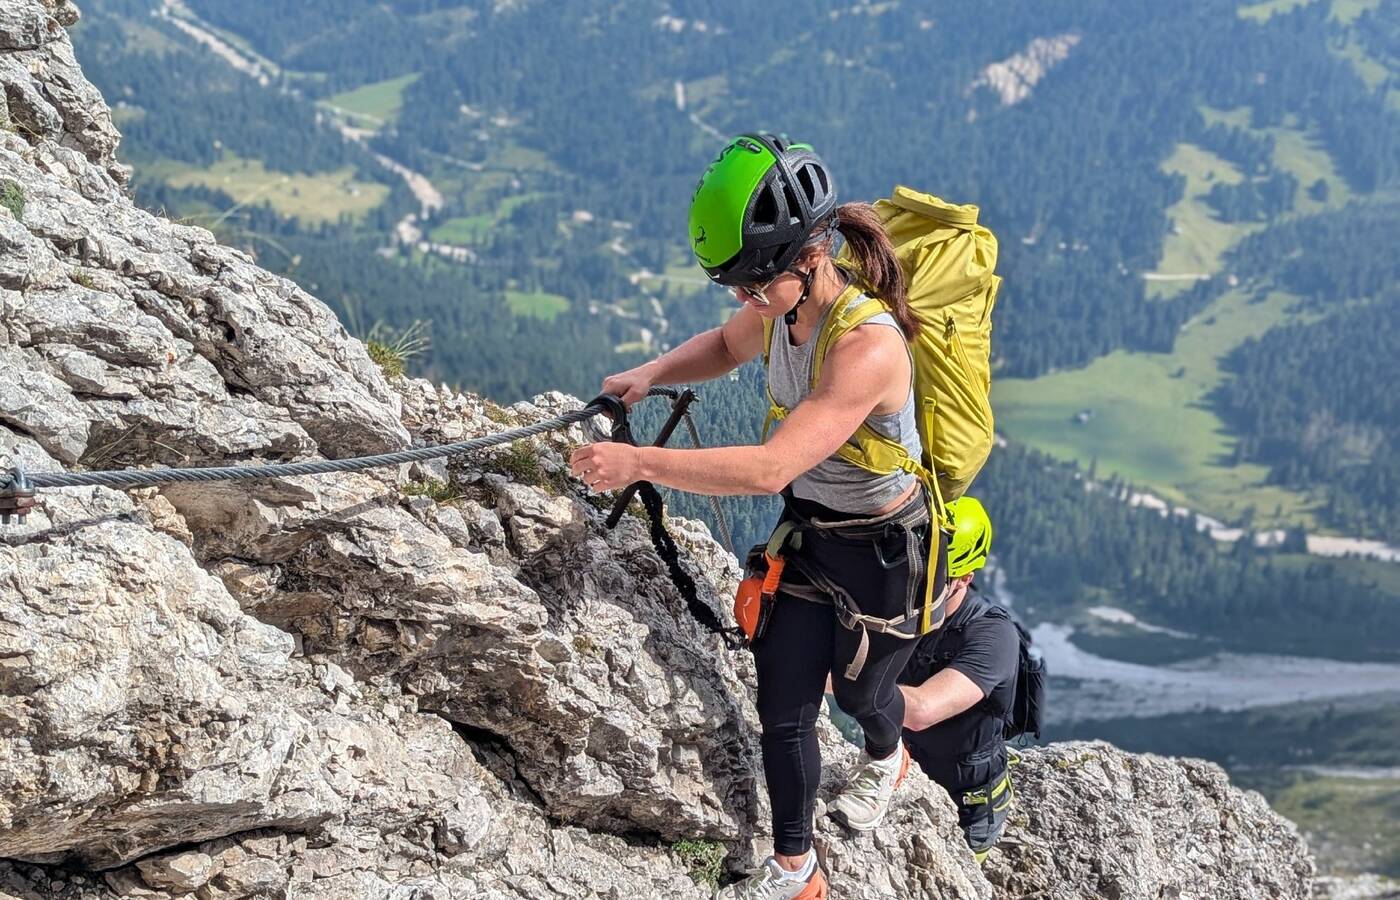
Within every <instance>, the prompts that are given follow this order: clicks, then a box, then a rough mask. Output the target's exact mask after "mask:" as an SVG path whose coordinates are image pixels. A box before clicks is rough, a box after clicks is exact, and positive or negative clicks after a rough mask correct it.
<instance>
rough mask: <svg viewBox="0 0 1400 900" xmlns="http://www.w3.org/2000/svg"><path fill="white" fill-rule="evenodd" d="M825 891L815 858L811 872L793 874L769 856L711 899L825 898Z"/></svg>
mask: <svg viewBox="0 0 1400 900" xmlns="http://www.w3.org/2000/svg"><path fill="white" fill-rule="evenodd" d="M808 852H809V853H810V852H811V851H810V850H809V851H808ZM826 891H827V886H826V876H825V875H823V874H822V867H821V866H819V865H816V864H815V860H813V865H812V874H811V875H809V876H807V877H806V878H794V877H792V873H791V872H785V871H784V870H783V868H782V866H779V865H778V861H777V860H776V859H774V858H773V857H771V856H770V857H768V859H767V860H765V861H764V863H763V868H761V869H759V870H758V871H757V872H755V873H754V874H752V875H750V876H749V877H748V878H745V879H744V880H743V881H736V882H734V883H733V884H731V885H729V886H728V887H726V888H724V889H723V890H721V891H719V892H717V893H716V894H715V900H826Z"/></svg>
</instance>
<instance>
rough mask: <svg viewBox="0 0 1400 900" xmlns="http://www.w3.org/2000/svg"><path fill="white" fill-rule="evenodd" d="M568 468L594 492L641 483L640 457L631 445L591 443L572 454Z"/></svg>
mask: <svg viewBox="0 0 1400 900" xmlns="http://www.w3.org/2000/svg"><path fill="white" fill-rule="evenodd" d="M569 468H570V469H572V470H573V473H574V474H575V475H576V476H578V477H579V478H581V479H583V482H584V484H586V485H588V486H589V487H591V488H592V489H593V490H595V491H610V490H612V489H613V488H620V487H625V486H626V485H629V484H631V483H632V482H634V481H637V480H638V478H639V470H640V469H641V454H640V453H639V452H638V450H637V448H636V447H633V446H632V445H631V444H618V443H613V442H602V443H597V444H589V445H588V446H587V447H580V448H578V449H577V450H575V451H574V452H573V455H572V456H570V457H569Z"/></svg>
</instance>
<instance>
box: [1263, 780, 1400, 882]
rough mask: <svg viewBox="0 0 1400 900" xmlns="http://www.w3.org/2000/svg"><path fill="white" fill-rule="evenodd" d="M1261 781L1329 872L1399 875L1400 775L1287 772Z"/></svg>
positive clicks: (1270, 800) (1273, 801) (1277, 809)
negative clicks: (1336, 774)
mask: <svg viewBox="0 0 1400 900" xmlns="http://www.w3.org/2000/svg"><path fill="white" fill-rule="evenodd" d="M1270 781H1272V782H1273V783H1272V784H1261V785H1259V786H1258V788H1259V790H1260V792H1261V793H1263V794H1264V796H1265V797H1266V798H1267V799H1268V801H1269V804H1270V805H1271V806H1273V808H1274V810H1275V811H1276V812H1278V813H1279V814H1280V815H1282V816H1284V817H1286V818H1288V819H1291V820H1292V821H1293V822H1294V823H1295V824H1296V825H1297V826H1298V827H1299V829H1301V830H1302V832H1303V836H1304V837H1306V838H1307V841H1308V845H1309V846H1310V847H1312V850H1313V853H1314V854H1316V856H1317V858H1318V865H1319V868H1320V869H1321V870H1322V871H1324V872H1326V873H1329V874H1335V875H1356V874H1362V873H1366V872H1378V873H1380V874H1383V875H1389V876H1391V877H1400V778H1345V777H1338V776H1335V775H1314V774H1310V773H1298V772H1288V773H1285V774H1283V775H1281V776H1279V777H1277V778H1274V779H1270Z"/></svg>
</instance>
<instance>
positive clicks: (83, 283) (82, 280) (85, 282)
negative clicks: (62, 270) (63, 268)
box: [68, 272, 97, 290]
mask: <svg viewBox="0 0 1400 900" xmlns="http://www.w3.org/2000/svg"><path fill="white" fill-rule="evenodd" d="M68 280H69V281H71V282H73V283H74V284H76V285H78V286H79V287H85V288H87V289H88V290H92V288H93V287H95V286H96V284H97V282H95V281H94V280H93V278H92V275H90V274H89V273H87V272H73V273H71V274H69V276H68Z"/></svg>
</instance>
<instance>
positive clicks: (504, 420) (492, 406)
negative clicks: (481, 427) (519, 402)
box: [482, 400, 516, 425]
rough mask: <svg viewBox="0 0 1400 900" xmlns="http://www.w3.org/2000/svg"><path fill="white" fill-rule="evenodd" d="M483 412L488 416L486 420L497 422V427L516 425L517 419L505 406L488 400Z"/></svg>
mask: <svg viewBox="0 0 1400 900" xmlns="http://www.w3.org/2000/svg"><path fill="white" fill-rule="evenodd" d="M482 412H484V413H485V414H486V418H488V419H490V420H491V421H492V422H495V423H496V424H497V425H514V424H516V422H515V417H514V416H512V415H511V414H510V411H509V410H507V409H506V408H505V407H504V406H501V405H500V404H499V403H493V402H491V401H490V400H487V401H486V402H485V403H484V404H483V405H482Z"/></svg>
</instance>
